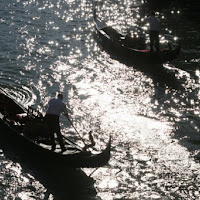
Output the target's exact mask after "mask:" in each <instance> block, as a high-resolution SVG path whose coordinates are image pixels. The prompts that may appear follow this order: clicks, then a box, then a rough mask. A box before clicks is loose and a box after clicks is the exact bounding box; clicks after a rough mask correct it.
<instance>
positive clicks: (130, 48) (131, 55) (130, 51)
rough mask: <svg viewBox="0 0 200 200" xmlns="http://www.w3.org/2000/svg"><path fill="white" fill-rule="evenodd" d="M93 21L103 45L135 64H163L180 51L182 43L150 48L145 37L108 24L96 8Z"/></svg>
mask: <svg viewBox="0 0 200 200" xmlns="http://www.w3.org/2000/svg"><path fill="white" fill-rule="evenodd" d="M93 21H94V24H95V30H96V33H97V37H98V41H99V42H100V44H101V46H102V47H103V48H104V50H106V51H108V52H109V53H111V54H112V55H114V57H115V58H118V59H119V60H126V61H128V62H129V63H130V62H132V63H133V64H134V63H136V64H163V63H166V62H167V61H171V60H173V59H175V58H177V57H178V55H179V53H180V45H171V44H170V43H169V47H168V49H161V50H160V51H150V50H148V49H147V48H146V45H145V40H144V38H142V37H139V38H131V37H130V36H128V35H123V34H121V33H120V32H119V31H117V30H115V29H114V28H112V27H110V26H107V25H106V23H105V22H103V21H102V20H101V19H100V18H99V17H98V16H97V14H96V9H94V11H93Z"/></svg>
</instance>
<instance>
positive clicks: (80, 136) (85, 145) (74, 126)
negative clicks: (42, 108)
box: [66, 115, 88, 147]
mask: <svg viewBox="0 0 200 200" xmlns="http://www.w3.org/2000/svg"><path fill="white" fill-rule="evenodd" d="M66 117H67V119H68V121H69V122H70V124H71V125H72V127H73V128H74V130H75V131H76V133H77V135H78V136H79V138H80V139H81V140H82V142H83V144H84V145H85V147H87V146H88V145H87V144H86V143H85V141H84V140H83V138H82V137H81V136H80V134H79V132H78V131H77V129H76V127H75V126H74V125H73V123H72V121H71V120H70V118H69V116H68V115H66Z"/></svg>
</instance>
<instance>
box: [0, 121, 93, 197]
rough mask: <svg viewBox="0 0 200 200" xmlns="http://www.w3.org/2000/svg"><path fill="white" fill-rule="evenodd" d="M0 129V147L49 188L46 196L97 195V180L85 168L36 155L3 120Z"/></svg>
mask: <svg viewBox="0 0 200 200" xmlns="http://www.w3.org/2000/svg"><path fill="white" fill-rule="evenodd" d="M0 129H1V134H0V149H2V151H3V153H4V155H5V157H6V158H7V159H10V160H12V161H13V162H14V163H19V164H20V165H21V167H22V171H23V172H24V173H29V174H31V175H32V176H33V177H34V178H35V179H36V180H37V181H39V182H40V183H41V184H42V185H43V186H44V187H45V190H46V189H47V190H46V191H45V192H44V193H45V194H44V199H46V200H47V199H49V198H50V196H51V195H53V199H55V200H66V199H68V200H70V199H71V200H76V199H77V200H79V199H82V200H85V199H87V200H89V199H94V197H95V196H96V190H95V189H94V186H93V184H94V180H93V179H92V178H90V177H89V176H87V175H86V174H85V173H84V172H83V171H82V170H81V169H74V168H69V167H67V166H64V165H62V163H54V162H53V160H50V159H48V158H44V157H41V156H40V155H37V156H35V155H32V154H31V153H30V152H31V151H29V149H27V147H26V146H23V144H22V143H20V142H19V143H18V142H17V140H16V138H13V137H12V136H11V135H10V134H9V131H10V130H8V129H5V127H4V126H3V125H2V124H0ZM33 189H34V188H33ZM33 192H34V191H33Z"/></svg>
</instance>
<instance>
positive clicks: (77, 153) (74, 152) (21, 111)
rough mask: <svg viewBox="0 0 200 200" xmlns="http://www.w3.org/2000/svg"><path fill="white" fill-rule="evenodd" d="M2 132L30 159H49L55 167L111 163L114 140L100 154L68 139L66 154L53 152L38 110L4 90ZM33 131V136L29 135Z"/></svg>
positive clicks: (0, 101)
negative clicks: (22, 103)
mask: <svg viewBox="0 0 200 200" xmlns="http://www.w3.org/2000/svg"><path fill="white" fill-rule="evenodd" d="M30 124H31V129H30V128H29V126H30ZM0 128H1V134H3V132H5V134H7V135H8V134H9V135H10V136H11V138H12V141H14V145H17V144H19V146H20V147H21V148H23V149H24V152H26V153H27V154H28V155H29V157H30V158H32V157H37V158H39V159H48V160H49V161H51V162H52V163H62V164H64V165H66V166H67V167H73V168H96V167H101V166H104V165H106V164H107V163H108V161H109V159H110V148H111V137H110V138H109V141H108V143H107V145H106V148H105V149H104V150H102V151H101V152H100V153H99V152H96V151H95V152H94V151H90V150H88V149H85V148H81V147H80V146H78V145H76V143H74V142H73V141H71V140H69V139H67V138H65V142H66V145H65V146H66V151H64V152H61V151H59V150H57V151H51V145H50V143H49V140H48V137H47V135H48V127H46V126H45V124H44V120H43V116H42V115H41V114H40V113H39V112H38V111H37V110H34V109H31V108H25V107H24V106H23V105H21V104H20V103H18V102H17V101H16V100H15V99H14V98H13V97H12V96H11V95H10V94H9V93H8V92H7V91H5V90H4V89H2V88H0ZM28 130H29V131H28ZM30 130H31V131H32V133H33V134H30V133H29V132H30ZM41 133H42V134H41Z"/></svg>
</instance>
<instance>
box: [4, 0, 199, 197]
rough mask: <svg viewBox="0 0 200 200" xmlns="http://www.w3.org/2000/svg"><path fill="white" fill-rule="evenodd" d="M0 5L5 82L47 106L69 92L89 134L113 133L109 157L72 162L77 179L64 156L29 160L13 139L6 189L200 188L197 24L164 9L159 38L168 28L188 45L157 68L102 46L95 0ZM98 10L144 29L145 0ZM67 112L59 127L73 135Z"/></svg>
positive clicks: (45, 193) (107, 193)
mask: <svg viewBox="0 0 200 200" xmlns="http://www.w3.org/2000/svg"><path fill="white" fill-rule="evenodd" d="M0 6H1V9H0V30H1V38H0V41H1V46H0V61H1V64H0V86H1V87H3V88H5V89H6V90H7V91H9V92H10V93H11V94H12V95H13V96H14V97H15V98H16V99H17V100H18V101H19V102H21V103H22V104H24V105H26V106H29V105H31V106H33V107H35V108H38V109H39V110H40V111H41V112H44V111H45V109H46V104H47V102H48V100H49V98H50V97H52V96H55V94H56V93H57V92H59V91H60V92H63V94H64V96H65V102H66V104H67V105H68V107H69V109H70V110H71V113H70V116H71V118H72V119H73V122H74V125H75V126H76V127H77V129H78V130H79V132H80V134H81V135H82V136H83V137H85V138H87V136H88V135H87V133H88V132H89V131H90V130H92V131H93V134H94V138H95V140H96V142H97V146H96V148H97V149H101V148H102V147H103V146H104V145H105V143H106V141H107V139H108V136H109V135H110V134H111V135H112V137H113V145H112V157H111V160H110V162H109V164H108V165H107V166H105V167H102V168H99V169H96V170H95V171H93V170H92V169H83V171H81V172H80V171H77V172H75V175H74V176H73V178H74V179H76V181H74V182H73V184H72V185H70V183H71V180H69V174H68V172H67V169H66V170H65V168H63V166H57V167H55V168H54V167H50V168H49V169H48V170H47V169H46V168H44V169H39V168H38V167H30V166H32V164H24V161H23V160H22V161H21V159H18V156H17V155H15V154H14V153H12V147H10V148H11V150H9V151H8V152H7V153H6V152H5V151H3V150H2V151H1V152H0V160H1V161H0V163H1V165H0V168H1V172H0V179H1V184H0V188H1V189H0V197H1V199H22V200H26V199H27V200H28V199H56V200H57V199H59V200H60V199H70V197H71V196H70V195H72V196H73V195H74V196H73V197H71V199H75V198H76V197H77V194H79V195H78V197H77V199H102V200H104V199H106V200H111V199H115V200H117V199H121V200H122V199H198V198H199V184H200V177H199V169H200V165H199V161H198V159H197V158H199V157H200V156H199V147H200V135H199V119H200V118H199V95H200V94H199V81H200V80H199V78H200V71H199V48H200V42H199V41H200V40H199V37H200V33H199V32H198V31H197V30H199V27H198V26H199V25H197V24H194V23H193V22H191V21H187V20H185V19H184V16H183V15H182V12H181V11H178V12H177V10H173V8H172V9H171V10H170V11H167V10H164V11H162V12H160V13H159V17H160V18H161V20H162V23H163V24H162V25H163V32H162V40H161V41H162V43H163V45H165V42H166V37H164V34H167V35H168V38H171V39H173V38H174V37H178V38H179V41H180V42H181V44H182V53H181V56H180V57H179V58H178V59H177V60H175V61H173V62H170V63H167V64H164V65H163V69H162V70H160V71H159V72H156V71H155V70H147V68H143V69H142V68H141V69H140V68H138V66H131V67H130V66H127V65H125V64H123V63H120V62H119V61H117V60H115V59H113V58H111V57H110V55H109V54H107V53H106V52H104V51H103V50H102V49H101V47H100V46H99V45H98V43H97V41H96V40H95V36H94V25H93V21H92V9H93V7H94V3H93V2H90V1H78V0H76V1H75V0H70V1H69V0H68V1H67V0H57V1H55V0H48V1H44V0H41V1H39V0H29V1H22V0H15V1H13V0H2V1H1V2H0ZM97 13H98V15H99V16H100V17H101V18H102V19H103V20H105V21H106V22H107V23H108V25H112V26H113V27H115V28H117V29H119V30H121V32H123V33H126V32H127V31H128V30H131V32H132V34H133V33H137V34H143V35H146V31H145V30H146V27H145V26H144V25H142V19H143V18H144V14H145V13H146V9H145V8H143V7H142V4H141V1H139V0H138V1H137V0H134V1H130V0H124V1H108V0H107V1H103V2H102V1H99V2H97ZM137 25H138V27H142V28H137ZM164 27H167V28H164ZM148 67H149V68H150V67H152V66H148ZM61 122H62V127H63V134H65V136H68V137H71V138H72V139H74V140H76V139H77V135H76V133H75V132H74V130H73V129H72V127H68V128H66V127H67V126H68V123H67V121H66V119H64V118H62V119H61ZM2 149H5V148H2ZM49 165H50V166H51V164H50V163H49ZM60 169H61V170H60ZM73 173H74V172H73ZM86 175H88V176H91V178H89V177H87V176H86ZM69 188H70V189H69ZM70 190H71V191H76V192H74V193H73V192H71V191H70ZM70 192H71V193H70ZM69 193H70V195H69Z"/></svg>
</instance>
